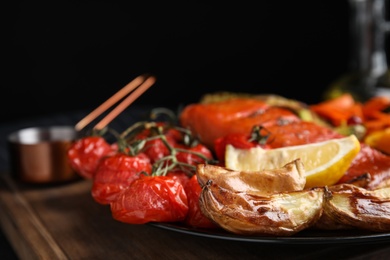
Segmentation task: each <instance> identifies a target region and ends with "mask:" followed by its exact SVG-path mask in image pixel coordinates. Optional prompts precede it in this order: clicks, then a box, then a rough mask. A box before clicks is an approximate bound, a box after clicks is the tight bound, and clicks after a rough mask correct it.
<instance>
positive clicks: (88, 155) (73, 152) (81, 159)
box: [67, 136, 116, 179]
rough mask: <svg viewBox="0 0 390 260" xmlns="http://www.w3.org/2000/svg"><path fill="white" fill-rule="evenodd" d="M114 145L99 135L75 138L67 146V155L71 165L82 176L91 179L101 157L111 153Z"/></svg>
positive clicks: (114, 147)
mask: <svg viewBox="0 0 390 260" xmlns="http://www.w3.org/2000/svg"><path fill="white" fill-rule="evenodd" d="M115 149H116V146H115V145H110V144H109V143H107V142H106V140H105V139H104V138H103V137H101V136H88V137H83V138H80V139H78V140H76V141H75V142H74V143H73V144H72V146H71V147H70V148H69V150H68V153H67V156H68V159H69V162H70V165H71V167H72V168H73V169H74V170H75V171H76V172H77V173H78V174H80V175H81V176H82V177H84V178H86V179H92V178H93V176H94V174H95V171H96V167H97V165H98V163H99V161H100V159H101V158H103V157H104V156H106V155H108V154H110V153H113V152H114V151H115Z"/></svg>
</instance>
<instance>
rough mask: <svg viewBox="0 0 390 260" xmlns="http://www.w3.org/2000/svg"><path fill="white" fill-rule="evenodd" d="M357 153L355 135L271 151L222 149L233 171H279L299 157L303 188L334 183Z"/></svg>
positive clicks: (358, 149) (230, 146) (227, 163)
mask: <svg viewBox="0 0 390 260" xmlns="http://www.w3.org/2000/svg"><path fill="white" fill-rule="evenodd" d="M359 151H360V142H359V140H358V139H357V138H356V136H355V135H350V136H347V137H343V138H339V139H331V140H327V141H323V142H319V143H312V144H304V145H296V146H289V147H282V148H275V149H263V148H261V147H254V148H250V149H238V148H235V147H234V146H232V145H227V146H226V152H225V166H226V168H229V169H232V170H236V171H262V170H269V169H275V168H280V167H282V166H284V165H285V164H287V163H289V162H291V161H293V160H295V159H298V158H300V159H301V161H302V162H303V165H304V168H305V177H306V185H305V188H312V187H323V186H327V185H333V184H335V183H336V182H337V181H338V180H339V179H340V178H341V177H342V176H343V175H344V173H345V172H346V170H347V169H348V168H349V166H350V165H351V162H352V161H353V159H354V158H355V156H356V155H357V154H358V153H359Z"/></svg>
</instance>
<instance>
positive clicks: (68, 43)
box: [0, 0, 349, 122]
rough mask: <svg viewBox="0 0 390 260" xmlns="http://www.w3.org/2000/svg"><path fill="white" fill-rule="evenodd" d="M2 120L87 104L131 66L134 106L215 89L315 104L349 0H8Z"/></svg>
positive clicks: (338, 44) (342, 41) (341, 45)
mask: <svg viewBox="0 0 390 260" xmlns="http://www.w3.org/2000/svg"><path fill="white" fill-rule="evenodd" d="M8 11H9V15H10V18H9V19H8V21H7V22H9V26H7V31H6V32H5V33H6V37H3V39H4V41H5V43H6V54H5V58H4V59H3V62H4V64H5V66H3V68H4V67H5V70H3V73H4V76H3V83H2V87H1V88H2V94H1V99H2V101H1V102H0V103H1V107H0V111H1V112H0V113H1V114H0V119H1V121H2V122H7V121H12V120H15V119H20V118H25V117H31V116H36V115H47V114H52V113H57V112H64V111H72V110H80V109H93V108H95V107H97V106H98V105H99V104H101V103H102V102H103V101H105V100H106V99H107V98H108V97H110V96H111V95H113V94H114V93H115V92H116V91H118V90H119V89H120V88H122V87H123V86H124V85H125V84H126V83H128V82H129V81H131V80H132V79H133V78H135V77H136V76H138V75H140V74H142V73H145V72H149V73H153V74H155V75H156V76H157V83H156V84H155V85H154V86H153V87H152V88H151V89H149V90H148V91H147V92H146V93H145V94H144V95H143V96H142V97H141V98H140V99H138V100H137V101H136V103H135V104H142V105H143V104H145V105H152V106H166V107H176V106H178V105H180V104H186V103H189V102H196V101H198V100H199V98H200V97H201V95H202V94H204V93H209V92H215V91H224V90H227V91H237V92H249V93H275V94H281V95H283V96H286V97H289V98H296V99H299V100H301V101H304V102H307V103H315V102H318V101H319V100H320V99H321V97H322V93H323V91H324V90H325V88H326V87H327V86H328V85H329V84H330V83H331V82H332V81H334V80H335V79H337V78H338V77H339V76H340V75H341V74H343V73H345V72H346V71H347V69H348V55H349V54H348V46H349V42H348V18H349V17H348V2H347V0H342V1H326V0H324V1H309V0H302V1H253V3H245V2H243V1H240V2H236V1H233V2H231V3H230V2H221V3H219V2H213V1H179V2H170V1H159V2H156V3H155V2H152V1H147V0H145V1H115V0H114V1H108V0H107V1H65V0H60V1H42V0H37V1H13V4H12V7H11V8H10V9H7V12H8Z"/></svg>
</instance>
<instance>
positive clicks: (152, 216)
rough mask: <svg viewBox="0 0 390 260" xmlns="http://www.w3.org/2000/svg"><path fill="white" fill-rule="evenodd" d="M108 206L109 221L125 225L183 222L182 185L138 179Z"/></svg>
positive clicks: (185, 208)
mask: <svg viewBox="0 0 390 260" xmlns="http://www.w3.org/2000/svg"><path fill="white" fill-rule="evenodd" d="M110 205H111V213H112V217H113V218H114V219H115V220H118V221H121V222H125V223H129V224H145V223H148V222H176V221H183V220H184V219H185V217H186V215H187V213H188V202H187V195H186V193H185V191H184V187H183V185H182V184H181V183H180V182H179V181H177V180H175V178H172V177H169V176H145V175H141V176H140V178H138V179H136V180H135V181H133V182H132V183H131V185H130V186H129V188H127V189H126V190H124V191H123V192H121V193H120V194H119V195H118V197H117V198H116V199H115V200H114V201H113V202H111V204H110Z"/></svg>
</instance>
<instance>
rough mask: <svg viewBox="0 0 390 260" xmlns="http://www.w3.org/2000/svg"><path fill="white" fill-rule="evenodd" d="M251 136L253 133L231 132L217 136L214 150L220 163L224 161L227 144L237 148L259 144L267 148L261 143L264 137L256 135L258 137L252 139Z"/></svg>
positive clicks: (266, 146)
mask: <svg viewBox="0 0 390 260" xmlns="http://www.w3.org/2000/svg"><path fill="white" fill-rule="evenodd" d="M252 136H253V134H252V135H251V134H247V135H246V134H241V133H231V134H228V135H226V136H223V137H220V138H217V139H216V140H215V141H214V151H215V155H216V157H217V159H218V161H219V162H220V164H223V163H224V162H225V151H226V146H227V145H228V144H230V145H232V146H234V147H235V148H239V149H250V148H252V147H255V146H260V147H262V148H264V149H267V148H268V145H267V144H265V143H264V144H263V143H262V141H263V140H266V139H265V137H264V138H263V136H260V135H258V136H259V138H255V139H253V137H252ZM262 138H263V139H262Z"/></svg>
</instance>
